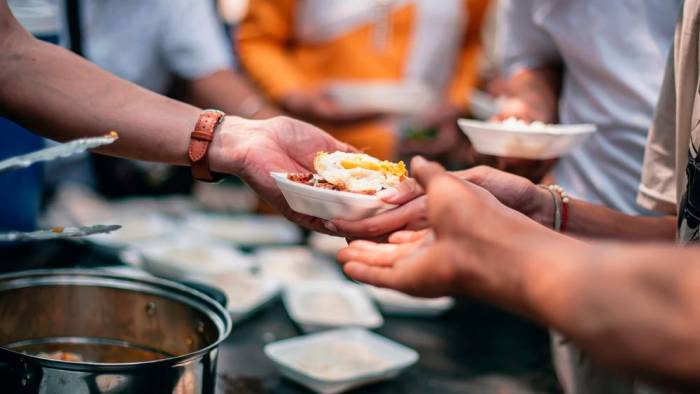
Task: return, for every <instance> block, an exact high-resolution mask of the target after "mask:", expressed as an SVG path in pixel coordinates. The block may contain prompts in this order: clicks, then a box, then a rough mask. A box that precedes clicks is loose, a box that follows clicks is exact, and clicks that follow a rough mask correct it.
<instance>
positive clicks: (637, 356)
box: [338, 163, 700, 386]
mask: <svg viewBox="0 0 700 394" xmlns="http://www.w3.org/2000/svg"><path fill="white" fill-rule="evenodd" d="M436 167H437V166H435V165H427V164H424V163H418V165H414V168H415V169H414V171H415V172H416V174H417V176H418V178H419V179H420V180H421V182H422V183H423V184H424V185H427V190H428V198H429V205H428V206H429V209H428V210H429V214H428V217H429V219H430V222H431V224H432V226H433V229H434V232H422V233H415V232H400V233H396V234H394V235H393V236H392V237H391V240H390V241H391V243H390V244H375V243H371V242H368V241H357V242H354V243H351V244H350V246H349V247H348V248H346V249H344V250H342V251H341V252H340V253H339V255H338V258H339V260H340V261H341V262H343V264H344V270H345V272H346V273H347V274H348V275H349V276H350V277H352V278H354V279H356V280H359V281H362V282H366V283H369V284H372V285H376V286H381V287H390V288H394V289H397V290H400V291H404V292H407V293H409V294H414V295H419V296H443V295H459V296H463V295H467V296H472V297H476V298H478V299H480V300H483V301H486V302H490V303H493V304H495V305H498V306H500V307H502V308H505V309H507V310H510V311H513V312H516V313H519V314H522V315H525V316H527V317H529V318H531V319H534V320H536V321H538V322H541V323H544V324H546V325H548V326H550V327H552V328H554V329H556V330H558V331H560V332H562V333H563V334H564V335H566V336H567V337H568V338H570V339H571V340H572V341H573V342H575V343H577V344H578V345H579V346H580V347H581V348H582V349H583V350H585V351H587V352H588V353H590V354H591V355H592V356H593V357H595V358H598V359H599V360H601V361H603V362H605V363H608V364H609V365H611V366H614V367H616V368H619V369H621V370H623V371H627V372H630V373H634V374H637V375H642V376H644V377H647V378H650V379H660V380H664V381H667V382H671V383H672V384H673V385H676V386H685V385H694V384H698V383H700V381H699V380H698V376H700V375H698V373H699V372H700V356H699V354H700V352H698V350H700V337H698V336H697V329H698V327H700V303H698V302H697V294H698V291H700V268H699V267H700V250H699V249H698V248H680V247H674V246H669V245H661V244H647V245H639V244H634V245H633V244H603V243H593V244H586V243H583V242H580V241H577V240H574V239H572V238H568V237H565V236H563V235H561V234H557V233H555V232H553V231H551V230H548V229H546V228H544V227H542V226H538V225H537V224H536V223H534V222H533V221H531V220H528V219H527V218H525V217H524V216H522V215H521V214H519V213H517V212H515V211H513V210H510V209H508V208H507V207H505V206H503V205H501V204H500V203H499V202H498V201H496V200H495V198H493V196H492V195H490V194H489V193H488V192H486V191H485V190H483V189H481V188H479V187H478V186H475V185H473V184H470V183H468V182H464V181H462V180H459V179H457V178H455V177H454V176H449V175H446V174H445V173H444V172H442V171H441V170H440V169H439V167H437V169H436Z"/></svg>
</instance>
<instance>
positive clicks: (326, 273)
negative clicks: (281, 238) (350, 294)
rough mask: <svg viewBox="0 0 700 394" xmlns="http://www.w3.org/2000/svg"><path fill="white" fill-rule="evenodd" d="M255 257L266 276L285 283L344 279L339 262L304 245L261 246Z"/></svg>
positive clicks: (261, 271)
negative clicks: (317, 253)
mask: <svg viewBox="0 0 700 394" xmlns="http://www.w3.org/2000/svg"><path fill="white" fill-rule="evenodd" d="M255 259H256V262H257V265H258V267H259V269H260V273H261V274H262V275H263V276H264V277H266V278H270V279H274V280H277V281H279V282H281V283H282V284H284V285H291V284H294V283H299V282H305V281H307V282H308V281H341V280H344V278H343V275H342V273H341V271H340V267H339V266H338V264H336V263H335V262H334V261H331V260H329V259H328V258H325V257H323V256H319V255H316V254H314V253H312V252H311V251H310V250H309V249H308V248H305V247H303V246H293V247H276V248H260V249H258V250H256V252H255Z"/></svg>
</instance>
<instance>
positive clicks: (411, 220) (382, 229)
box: [327, 197, 427, 239]
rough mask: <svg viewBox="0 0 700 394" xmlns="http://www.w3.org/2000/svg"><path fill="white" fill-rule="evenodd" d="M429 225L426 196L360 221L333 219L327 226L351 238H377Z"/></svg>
mask: <svg viewBox="0 0 700 394" xmlns="http://www.w3.org/2000/svg"><path fill="white" fill-rule="evenodd" d="M425 227H427V211H426V198H425V197H421V198H418V199H415V200H413V201H411V202H409V203H408V204H404V205H402V206H400V207H398V208H395V209H392V210H390V211H387V212H384V213H382V214H379V215H377V216H373V217H371V218H368V219H364V220H359V221H347V220H338V219H336V220H333V221H332V222H330V225H329V226H328V227H327V228H329V229H333V230H335V231H336V232H338V233H340V234H343V235H344V236H345V237H349V238H355V239H357V238H359V239H363V238H364V239H367V238H377V237H382V236H386V235H388V234H390V233H392V232H394V231H397V230H401V229H411V230H417V229H422V228H425Z"/></svg>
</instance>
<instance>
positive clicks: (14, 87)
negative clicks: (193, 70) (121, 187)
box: [0, 22, 200, 164]
mask: <svg viewBox="0 0 700 394" xmlns="http://www.w3.org/2000/svg"><path fill="white" fill-rule="evenodd" d="M10 23H12V22H10ZM14 23H16V22H14ZM7 31H8V33H9V34H8V36H7V37H6V39H5V41H4V42H3V47H2V48H3V51H0V52H2V55H0V86H2V89H0V103H2V110H3V113H5V114H6V115H8V116H9V117H11V118H12V119H14V120H17V121H18V122H20V123H22V124H23V125H25V126H27V127H28V128H29V129H31V130H33V131H35V132H37V133H40V134H42V135H44V136H46V137H48V138H52V139H56V140H68V139H74V138H78V137H85V136H93V135H100V134H104V133H106V132H108V131H110V130H116V131H117V132H119V135H120V139H119V141H118V142H117V143H115V144H114V145H112V146H110V147H108V148H105V149H103V150H102V152H104V153H107V154H110V155H116V156H123V157H129V158H133V159H140V160H150V161H160V162H166V163H171V164H186V163H187V146H188V142H189V132H190V131H191V130H192V129H193V127H194V124H195V122H196V121H197V116H198V114H199V112H200V110H199V109H197V108H196V107H193V106H190V105H187V104H183V103H180V102H177V101H174V100H170V99H168V98H165V97H163V96H159V95H157V94H154V93H151V92H149V91H147V90H145V89H142V88H140V87H138V86H136V85H133V84H131V83H129V82H126V81H124V80H121V79H119V78H116V77H114V76H112V75H110V74H108V73H107V72H105V71H103V70H101V69H99V68H98V67H96V66H95V65H93V64H91V63H89V62H87V61H85V60H83V59H81V58H79V57H77V56H75V55H73V54H71V53H69V52H68V51H65V50H63V49H61V48H58V47H55V46H53V45H49V44H45V43H43V42H40V41H38V40H35V39H33V38H32V37H30V36H29V35H27V34H26V32H25V31H24V30H22V29H21V28H19V27H18V26H16V27H14V26H13V27H12V28H10V29H8V30H7ZM38 76H39V77H38Z"/></svg>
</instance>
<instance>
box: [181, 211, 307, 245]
mask: <svg viewBox="0 0 700 394" xmlns="http://www.w3.org/2000/svg"><path fill="white" fill-rule="evenodd" d="M184 230H185V231H187V232H190V233H200V234H206V235H208V236H209V237H213V238H216V239H219V240H222V241H227V242H231V243H234V244H236V245H243V246H259V245H275V244H295V243H298V242H300V241H301V239H302V232H301V230H300V229H299V228H298V227H297V226H296V225H295V224H293V223H291V222H290V221H288V220H287V219H285V218H283V217H281V216H271V215H268V216H265V215H225V214H192V215H190V216H188V217H187V219H186V220H185V223H184Z"/></svg>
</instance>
